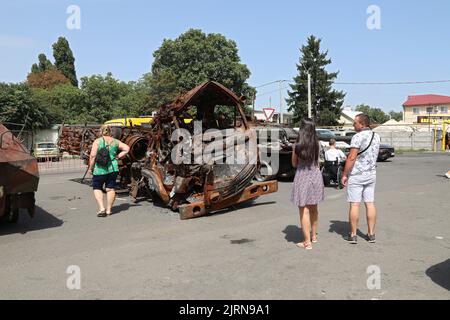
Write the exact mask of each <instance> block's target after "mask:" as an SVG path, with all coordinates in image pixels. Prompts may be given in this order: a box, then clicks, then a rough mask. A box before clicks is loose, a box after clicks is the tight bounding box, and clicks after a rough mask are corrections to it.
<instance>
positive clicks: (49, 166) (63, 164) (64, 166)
mask: <svg viewBox="0 0 450 320" xmlns="http://www.w3.org/2000/svg"><path fill="white" fill-rule="evenodd" d="M38 167H39V174H41V175H42V174H58V173H70V172H85V171H86V169H87V165H86V164H84V161H83V160H82V159H79V158H62V159H61V161H52V159H50V158H49V159H42V160H40V161H39V162H38Z"/></svg>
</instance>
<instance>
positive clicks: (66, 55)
mask: <svg viewBox="0 0 450 320" xmlns="http://www.w3.org/2000/svg"><path fill="white" fill-rule="evenodd" d="M52 47H53V57H54V58H55V66H56V68H57V69H58V70H59V71H61V72H62V74H63V75H65V76H66V77H67V78H68V79H69V80H70V82H71V83H72V85H74V86H75V87H77V86H78V80H77V74H76V72H75V58H74V57H73V53H72V50H71V49H70V46H69V42H68V41H67V39H66V38H64V37H59V38H58V41H57V42H55V43H54V44H53V46H52Z"/></svg>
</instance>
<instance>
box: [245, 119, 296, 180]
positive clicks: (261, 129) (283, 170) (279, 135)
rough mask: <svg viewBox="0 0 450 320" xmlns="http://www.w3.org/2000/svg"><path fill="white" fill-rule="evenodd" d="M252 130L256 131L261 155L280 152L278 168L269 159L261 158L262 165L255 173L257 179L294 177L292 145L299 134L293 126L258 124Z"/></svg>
mask: <svg viewBox="0 0 450 320" xmlns="http://www.w3.org/2000/svg"><path fill="white" fill-rule="evenodd" d="M252 130H255V131H256V137H257V143H258V148H259V150H260V151H261V155H262V154H267V155H268V156H269V157H270V156H271V155H272V154H273V153H278V154H279V164H278V170H276V169H275V168H272V165H271V164H270V163H269V161H268V159H264V158H263V157H261V158H260V166H259V168H258V171H257V174H256V175H255V180H257V181H268V180H273V179H276V178H278V177H284V178H291V177H293V176H294V175H295V168H293V167H292V163H291V158H292V146H293V143H295V140H296V139H297V137H296V136H297V135H298V134H297V133H296V132H295V131H294V130H293V129H291V128H285V127H282V126H278V125H270V126H256V127H252ZM273 135H275V136H273ZM275 171H276V172H275Z"/></svg>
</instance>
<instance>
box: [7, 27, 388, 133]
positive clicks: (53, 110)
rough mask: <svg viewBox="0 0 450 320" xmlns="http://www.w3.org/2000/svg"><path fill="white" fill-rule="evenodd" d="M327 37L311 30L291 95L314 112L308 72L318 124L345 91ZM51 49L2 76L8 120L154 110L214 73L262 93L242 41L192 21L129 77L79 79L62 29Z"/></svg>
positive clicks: (33, 121) (335, 114)
mask: <svg viewBox="0 0 450 320" xmlns="http://www.w3.org/2000/svg"><path fill="white" fill-rule="evenodd" d="M320 41H321V40H320V39H317V38H315V37H314V36H310V37H309V38H308V40H307V44H306V45H304V46H302V48H301V49H300V51H301V57H300V60H299V64H297V70H298V76H296V77H295V78H294V83H293V84H292V85H291V89H290V90H289V92H288V95H289V97H288V99H287V100H286V102H287V103H288V106H289V109H288V110H289V111H292V112H293V113H294V117H295V118H294V119H295V121H299V120H300V119H301V118H303V117H305V116H307V99H308V98H307V73H308V72H309V73H310V74H311V76H312V86H311V88H312V93H313V94H312V114H313V118H314V119H315V120H316V122H317V123H318V124H319V125H335V124H337V120H338V119H339V116H340V112H341V108H342V104H343V101H344V97H345V93H344V92H342V91H336V90H334V89H333V88H332V85H333V82H334V81H335V79H336V78H337V75H338V72H332V73H328V72H327V71H326V70H325V67H326V66H327V65H329V64H330V63H331V59H329V58H328V57H327V54H328V51H326V52H322V51H321V50H320ZM52 49H53V58H54V62H52V61H50V60H49V59H48V58H47V57H46V55H45V54H40V55H39V56H38V61H37V63H34V64H33V65H32V66H31V70H30V73H29V74H28V75H27V79H26V81H24V82H21V83H0V121H1V122H13V123H22V124H25V125H26V128H27V129H31V130H35V129H38V128H45V127H48V126H49V125H50V124H55V123H62V122H64V123H68V124H80V123H103V122H105V121H107V120H110V119H112V118H118V117H124V116H127V117H136V116H142V115H149V114H151V112H152V111H153V110H155V109H156V108H158V107H160V106H163V105H165V104H167V103H170V102H171V101H173V99H174V98H175V97H177V96H178V95H179V94H181V93H183V92H186V91H188V90H190V89H192V88H194V87H195V86H197V85H199V84H200V83H202V82H205V81H208V80H215V81H218V82H220V83H222V84H223V85H225V86H226V87H228V88H230V89H231V90H233V91H234V92H235V93H236V94H237V95H238V96H244V97H245V98H246V101H247V103H248V104H251V103H252V102H253V99H254V98H255V95H256V89H255V88H254V87H252V86H250V85H249V84H248V82H247V81H248V79H249V77H250V75H251V72H250V70H249V68H248V67H247V66H246V65H245V64H243V63H242V62H241V59H240V57H239V54H238V47H237V44H236V42H234V41H233V40H230V39H227V38H226V37H224V36H223V35H221V34H217V33H210V34H205V33H204V32H202V31H201V30H198V29H190V30H188V31H187V32H185V33H183V34H181V35H180V36H179V37H178V38H176V39H174V40H172V39H164V40H163V42H162V45H161V46H160V47H159V48H158V49H157V50H156V51H155V52H154V53H153V58H154V62H153V64H152V67H151V70H150V72H148V73H146V74H144V75H143V76H142V77H141V78H140V79H138V80H137V81H129V82H124V81H121V80H119V79H116V78H114V76H113V75H112V74H111V73H107V74H106V75H104V76H103V75H91V76H86V77H81V78H80V81H79V80H78V78H77V74H76V70H75V58H74V55H73V52H72V50H71V48H70V46H69V43H68V41H67V39H65V38H64V37H59V38H58V40H57V41H56V42H55V43H54V44H53V45H52ZM367 107H368V106H367ZM369 109H370V110H371V108H370V107H369ZM246 110H247V111H249V110H251V109H250V108H246ZM370 110H369V111H370ZM380 111H381V110H380ZM381 112H382V111H381ZM374 114H375V115H377V118H376V121H379V120H381V118H378V113H377V112H376V113H374Z"/></svg>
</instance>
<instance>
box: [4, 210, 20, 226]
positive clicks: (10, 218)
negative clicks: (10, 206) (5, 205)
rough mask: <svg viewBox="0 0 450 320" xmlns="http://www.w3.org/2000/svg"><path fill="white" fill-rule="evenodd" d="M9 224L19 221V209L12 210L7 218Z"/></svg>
mask: <svg viewBox="0 0 450 320" xmlns="http://www.w3.org/2000/svg"><path fill="white" fill-rule="evenodd" d="M6 221H8V223H17V221H19V209H14V210H11V211H10V212H9V213H8V215H7V216H6Z"/></svg>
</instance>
